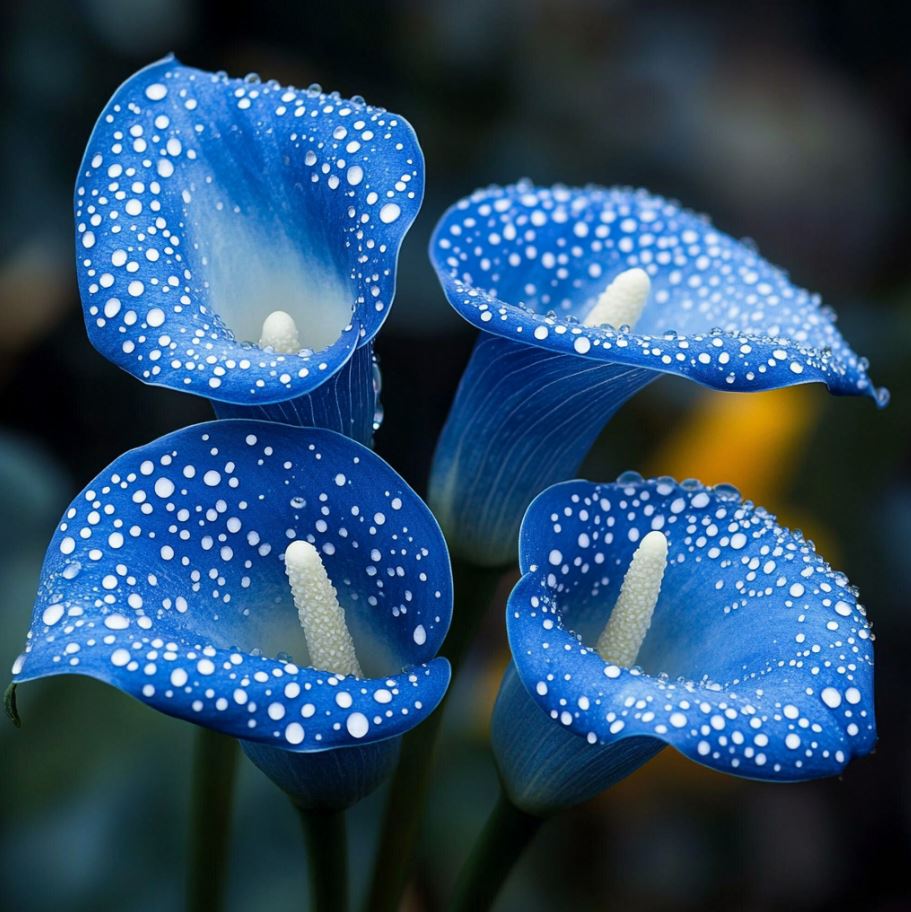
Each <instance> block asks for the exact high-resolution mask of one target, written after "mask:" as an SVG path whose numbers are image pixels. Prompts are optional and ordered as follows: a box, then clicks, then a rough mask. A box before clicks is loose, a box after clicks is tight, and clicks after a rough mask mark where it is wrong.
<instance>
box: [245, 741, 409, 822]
mask: <svg viewBox="0 0 911 912" xmlns="http://www.w3.org/2000/svg"><path fill="white" fill-rule="evenodd" d="M401 741H402V739H401V738H387V739H386V740H384V741H373V742H371V743H370V744H364V745H360V744H359V745H357V746H355V747H341V748H338V749H337V750H332V751H316V752H312V753H308V754H301V753H292V752H291V751H289V750H283V749H282V748H279V747H270V746H269V745H268V744H262V743H255V742H252V741H241V747H242V748H243V749H244V753H245V754H246V755H247V756H248V757H249V758H250V760H251V761H252V762H253V763H255V764H256V766H258V767H259V768H260V769H261V770H262V771H263V772H264V773H265V774H266V775H267V776H268V777H269V778H270V779H271V780H272V781H273V782H274V783H275V784H276V785H277V786H278V787H279V788H280V789H281V790H282V791H283V792H284V793H285V794H286V795H287V796H288V797H289V798H290V799H291V800H292V801H293V802H294V803H295V804H296V805H297V806H298V807H300V808H302V809H304V810H305V811H327V810H342V809H344V808H348V807H351V805H353V804H356V803H357V802H358V801H360V800H361V798H364V797H366V796H367V795H369V794H370V792H372V791H373V790H374V789H375V788H377V786H379V785H381V784H382V782H383V781H384V780H385V779H386V778H388V776H389V775H390V774H391V773H392V771H393V770H394V769H395V764H396V762H397V761H398V757H399V747H400V745H401Z"/></svg>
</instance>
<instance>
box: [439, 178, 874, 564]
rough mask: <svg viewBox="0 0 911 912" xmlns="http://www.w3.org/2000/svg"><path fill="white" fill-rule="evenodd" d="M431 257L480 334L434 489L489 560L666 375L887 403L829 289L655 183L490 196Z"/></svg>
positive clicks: (467, 206)
mask: <svg viewBox="0 0 911 912" xmlns="http://www.w3.org/2000/svg"><path fill="white" fill-rule="evenodd" d="M430 257H431V260H432V261H433V265H434V267H435V269H436V271H437V275H438V277H439V280H440V282H441V284H442V286H443V291H444V292H445V294H446V297H447V299H448V300H449V303H450V304H451V305H452V306H453V307H454V308H455V309H456V310H457V311H458V313H459V314H460V315H461V316H462V317H464V318H465V319H466V320H468V322H470V323H471V324H472V325H474V326H476V327H478V329H480V330H482V334H481V336H480V338H479V340H478V342H477V345H476V347H475V350H474V353H473V355H472V357H471V361H470V362H469V365H468V367H467V368H466V371H465V374H464V376H463V378H462V382H461V385H460V387H459V390H458V393H457V395H456V398H455V402H454V403H453V406H452V410H451V412H450V415H449V419H448V421H447V424H446V427H445V429H444V431H443V434H442V436H441V438H440V441H439V444H438V448H437V452H436V456H435V460H434V466H433V471H432V476H431V483H430V503H431V506H432V507H433V509H434V512H435V513H436V515H437V517H438V518H439V519H440V522H441V524H442V526H443V529H444V530H445V532H446V534H447V539H448V541H449V543H450V547H451V548H452V550H453V552H454V554H456V555H457V556H461V557H464V558H466V559H469V560H471V561H472V562H475V563H478V564H482V565H493V564H497V563H501V564H502V563H508V562H509V561H510V560H512V559H513V555H514V548H515V541H516V535H517V533H518V528H519V524H520V521H521V518H522V514H523V513H524V511H525V508H526V507H527V506H528V504H529V503H530V501H531V500H532V498H533V497H534V496H535V495H536V494H538V493H539V492H540V491H542V490H543V489H544V488H545V487H547V486H548V485H549V484H552V483H554V482H557V481H562V480H564V479H565V478H567V477H569V476H571V475H572V474H573V473H574V472H575V471H576V469H577V468H578V466H579V464H580V463H581V461H582V459H583V458H584V456H585V454H586V453H587V452H588V450H589V448H590V447H591V445H592V443H593V442H594V440H595V438H596V437H597V435H598V433H599V432H600V431H601V429H602V428H603V427H604V425H605V424H606V423H607V421H608V420H609V419H610V417H611V416H612V415H613V413H614V412H615V411H616V410H617V409H618V408H619V407H620V406H621V405H622V404H623V403H624V402H625V401H626V400H627V399H628V398H629V397H630V396H632V395H633V394H634V393H636V392H637V391H638V390H640V389H642V388H643V387H644V386H645V385H646V384H648V383H650V382H651V381H653V380H655V379H656V378H658V377H659V376H661V375H662V374H676V375H678V376H682V377H687V378H689V379H691V380H694V381H696V382H697V383H699V384H701V385H703V386H708V387H712V388H715V389H719V390H735V391H741V392H743V391H755V390H767V389H775V388H778V387H783V386H791V385H794V384H798V383H808V382H811V381H818V382H822V383H825V384H826V386H827V387H828V388H829V390H830V391H831V392H833V393H836V394H838V395H869V396H873V397H874V398H876V399H877V401H879V402H880V403H881V404H885V400H886V393H885V392H884V391H877V390H876V389H875V388H874V386H873V385H872V383H871V381H870V379H869V377H868V376H867V365H866V362H865V361H864V359H862V358H859V357H858V356H857V355H856V354H855V353H854V352H853V351H852V350H851V348H850V347H849V346H848V345H847V343H846V342H845V340H844V339H843V338H842V336H841V335H840V334H839V332H838V330H837V329H836V328H835V324H834V319H835V318H834V316H833V314H832V313H831V311H829V310H827V309H825V308H823V307H821V306H820V302H819V299H818V298H817V297H816V296H814V295H811V294H810V293H808V292H806V291H803V290H801V289H799V288H797V287H796V286H794V285H793V284H792V283H791V282H790V280H789V279H788V277H787V275H786V274H785V273H784V272H782V271H781V270H779V269H777V268H776V267H775V266H772V265H771V264H770V263H768V262H766V261H765V260H764V259H762V257H760V256H759V254H757V253H756V251H755V249H754V248H753V247H752V246H750V245H749V244H746V243H741V242H738V241H735V240H734V239H732V238H730V237H728V236H727V235H725V234H722V233H721V232H720V231H717V230H716V229H715V228H714V227H712V225H711V223H710V222H709V221H708V220H707V219H705V218H703V217H701V216H697V215H694V214H692V213H690V212H687V211H686V210H684V209H681V208H680V206H678V205H677V204H675V203H671V202H668V201H667V200H664V199H662V198H660V197H657V196H652V195H650V194H648V193H646V192H645V191H641V190H640V191H633V190H625V189H612V190H608V189H602V188H597V187H588V188H585V189H570V188H566V187H559V186H558V187H554V188H539V187H534V186H532V185H531V184H529V183H527V182H523V183H519V184H516V185H514V186H510V187H492V188H490V189H487V190H480V191H478V192H477V193H475V194H474V195H472V196H471V197H469V198H467V199H463V200H461V201H460V202H458V203H457V204H456V205H455V206H453V207H452V208H451V209H450V210H449V211H448V212H446V214H445V215H444V216H443V218H442V219H441V220H440V222H439V224H438V225H437V227H436V230H435V232H434V235H433V238H432V240H431V244H430Z"/></svg>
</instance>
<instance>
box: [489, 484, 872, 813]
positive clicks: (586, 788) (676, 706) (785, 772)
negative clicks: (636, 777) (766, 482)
mask: <svg viewBox="0 0 911 912" xmlns="http://www.w3.org/2000/svg"><path fill="white" fill-rule="evenodd" d="M520 562H521V569H522V574H523V575H522V578H521V579H520V580H519V582H518V583H517V585H516V587H515V589H514V590H513V592H512V594H511V595H510V598H509V604H508V607H507V617H506V623H507V628H508V634H509V643H510V648H511V650H512V657H513V663H512V665H511V667H510V669H509V671H508V672H507V674H506V676H505V678H504V682H503V686H502V688H501V691H500V695H499V697H498V700H497V704H496V708H495V710H494V719H493V743H494V749H495V753H496V756H497V762H498V765H499V768H500V773H501V776H502V778H503V781H504V784H505V787H506V790H507V793H508V794H509V796H510V798H511V800H512V801H513V802H514V803H515V804H516V805H517V806H518V807H520V808H522V809H524V810H526V811H529V812H531V813H534V814H541V815H545V814H548V813H550V812H552V811H554V810H557V809H559V808H561V807H566V806H568V805H572V804H575V803H577V802H580V801H583V800H585V799H586V798H589V797H591V796H592V795H594V794H596V793H597V792H600V791H601V790H602V789H604V788H607V787H608V786H610V785H611V784H613V783H614V782H616V781H617V780H618V779H620V778H623V777H624V776H626V775H628V774H629V773H630V772H632V771H633V770H635V769H636V768H637V767H638V766H640V765H641V764H642V763H644V762H645V761H646V760H648V759H649V758H650V757H652V756H653V755H654V754H655V753H657V752H658V751H659V750H660V749H661V748H663V747H664V746H665V745H670V746H672V747H674V748H675V749H676V750H678V751H680V753H682V754H684V755H685V756H687V757H689V758H690V759H692V760H695V761H696V762H698V763H701V764H704V765H706V766H709V767H711V768H713V769H715V770H718V771H721V772H725V773H731V774H734V775H737V776H744V777H748V778H752V779H765V780H770V781H794V780H803V779H813V778H817V777H821V776H832V775H836V774H838V773H840V772H841V771H842V770H843V769H844V768H845V766H846V765H847V764H848V762H849V761H850V760H851V759H852V758H853V757H858V756H862V755H864V754H866V753H868V752H869V751H870V750H871V749H872V747H873V744H874V742H875V740H876V723H875V719H874V709H873V645H872V635H871V632H870V626H869V623H868V621H867V618H866V615H865V612H864V609H863V608H862V606H861V605H860V604H859V603H858V601H857V592H856V590H855V589H854V588H853V587H852V586H851V585H850V584H849V583H848V580H847V579H846V578H845V576H844V575H843V574H842V573H839V572H836V571H834V570H832V569H831V567H829V565H828V564H826V562H825V561H824V560H823V559H822V558H821V557H820V556H819V555H818V554H817V553H816V551H815V549H814V547H813V545H812V543H811V542H808V541H806V540H805V539H804V538H803V537H802V536H801V534H800V533H799V532H790V531H788V530H787V529H783V528H782V527H781V526H779V525H778V524H777V523H776V522H775V519H774V517H772V516H770V515H769V514H768V513H766V512H765V511H764V510H763V509H762V508H760V507H755V506H753V505H752V504H751V503H749V502H745V501H743V500H742V499H741V498H740V496H739V495H738V494H737V492H736V490H734V489H733V488H730V487H725V486H718V487H714V488H709V487H704V486H703V485H701V484H699V483H698V482H693V481H687V482H683V483H680V484H678V483H677V482H675V481H673V480H672V479H668V478H658V479H650V480H644V479H642V478H641V477H640V476H638V475H635V474H633V473H629V474H628V475H625V476H622V477H621V478H620V479H619V480H618V481H617V483H615V484H593V483H591V482H587V481H570V482H564V483H562V484H558V485H555V486H553V487H551V488H549V489H548V490H547V491H545V492H544V493H543V494H541V495H540V496H539V497H538V498H536V499H535V501H534V502H533V503H532V505H531V506H530V507H529V510H528V513H527V514H526V516H525V519H524V521H523V523H522V530H521V538H520Z"/></svg>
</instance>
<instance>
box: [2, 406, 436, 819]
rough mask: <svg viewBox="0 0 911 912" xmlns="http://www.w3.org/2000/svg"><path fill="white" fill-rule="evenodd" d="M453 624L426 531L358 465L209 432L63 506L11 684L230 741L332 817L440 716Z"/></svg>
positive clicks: (355, 454)
mask: <svg viewBox="0 0 911 912" xmlns="http://www.w3.org/2000/svg"><path fill="white" fill-rule="evenodd" d="M451 612H452V576H451V571H450V566H449V558H448V554H447V551H446V545H445V542H444V540H443V537H442V534H441V532H440V530H439V527H438V525H437V523H436V521H435V520H434V518H433V516H432V515H431V513H430V511H429V510H428V509H427V507H426V506H425V505H424V504H423V503H422V502H421V500H420V499H419V498H418V497H417V495H416V494H415V493H414V492H413V491H412V490H411V489H410V488H409V487H408V486H407V485H406V484H405V482H404V481H403V480H402V479H401V478H400V477H399V476H398V475H397V474H396V473H395V472H394V471H393V470H392V469H391V468H390V467H389V466H388V465H387V464H386V463H385V462H383V461H382V460H381V459H380V458H379V457H378V456H376V455H375V454H374V453H373V452H372V451H370V450H368V449H366V448H365V447H363V446H361V445H360V444H358V443H355V442H354V441H352V440H349V439H348V438H345V437H343V436H341V435H339V434H337V433H335V432H332V431H327V430H322V429H310V428H297V427H290V426H285V425H281V424H278V423H270V422H260V421H238V420H224V421H215V422H209V423H206V424H201V425H197V426H195V427H190V428H186V429H184V430H180V431H177V432H175V433H173V434H169V435H167V436H165V437H162V438H160V439H158V440H156V441H154V442H152V443H150V444H147V445H146V446H143V447H140V448H138V449H135V450H132V451H130V452H128V453H126V454H124V455H123V456H121V457H119V458H118V459H116V460H115V461H114V462H113V463H112V464H111V465H110V466H108V468H106V469H105V470H104V471H103V472H102V473H101V474H100V475H99V476H98V477H97V478H95V479H94V480H93V481H92V482H91V483H90V484H89V485H88V487H87V488H86V489H85V490H84V491H83V492H82V493H81V494H80V495H79V496H78V497H76V499H75V500H74V501H73V502H72V504H71V505H70V507H69V509H68V510H67V511H66V514H65V515H64V517H63V519H62V520H61V522H60V524H59V526H58V527H57V530H56V532H55V533H54V537H53V539H52V541H51V543H50V546H49V548H48V552H47V556H46V559H45V563H44V568H43V570H42V575H41V582H40V587H39V591H38V596H37V600H36V603H35V611H34V616H33V618H32V624H31V629H30V630H29V633H28V642H27V646H26V650H25V652H24V653H23V654H22V655H21V656H20V657H19V659H17V661H16V663H15V665H14V668H13V676H14V677H13V680H14V682H15V683H17V684H19V683H22V682H24V681H31V680H33V679H35V678H43V677H48V676H51V675H60V674H83V675H88V676H90V677H94V678H97V679H98V680H101V681H104V682H106V683H108V684H110V685H112V686H113V687H117V688H118V689H120V690H122V691H124V692H125V693H127V694H129V695H130V696H133V697H135V698H137V699H138V700H141V701H142V702H143V703H146V704H148V705H149V706H151V707H153V708H154V709H157V710H159V711H161V712H164V713H167V714H169V715H172V716H177V717H178V718H181V719H184V720H187V721H189V722H193V723H195V724H197V725H202V726H206V727H208V728H211V729H215V730H216V731H219V732H223V733H225V734H228V735H232V736H234V737H236V738H239V739H241V742H242V745H243V746H244V748H245V750H246V752H247V753H248V755H249V756H250V757H251V758H252V759H253V760H254V762H256V763H257V764H258V765H259V766H260V767H261V768H262V769H264V771H265V772H267V774H269V775H270V776H271V777H272V778H273V779H274V780H275V781H276V782H278V783H279V784H280V785H281V786H282V787H283V788H284V789H285V790H286V791H287V792H288V793H289V794H290V795H291V796H292V797H293V798H294V799H295V801H297V803H298V804H300V805H301V806H302V807H306V808H312V807H327V806H331V807H343V806H346V805H348V804H350V803H352V802H353V801H355V800H357V799H358V798H359V797H361V796H362V795H363V794H365V793H366V792H368V791H369V790H370V789H372V788H373V787H374V786H375V785H376V784H377V783H378V782H379V781H380V780H381V779H382V778H383V776H384V775H385V774H386V773H387V772H388V771H389V769H390V768H391V766H392V764H393V763H394V760H395V757H396V752H397V745H398V741H399V740H400V736H401V735H402V734H404V733H405V732H407V731H409V730H410V729H412V728H413V727H414V726H416V725H418V724H419V723H420V722H422V721H423V720H424V719H425V718H427V716H428V715H429V714H430V713H432V712H433V710H434V708H435V707H436V706H437V705H438V704H439V702H440V700H441V699H442V698H443V695H444V693H445V691H446V688H447V686H448V682H449V676H450V670H449V663H448V662H447V661H446V659H444V658H440V657H437V651H438V650H439V647H440V644H441V643H442V641H443V638H444V637H445V635H446V631H447V629H448V626H449V622H450V618H451ZM301 627H303V630H302V629H301ZM339 644H343V646H342V647H340V646H339ZM344 644H347V645H344ZM340 648H343V649H345V650H347V652H344V655H343V654H342V652H340V651H339V649H340ZM345 656H347V657H348V660H346V661H347V664H346V661H343V659H344V657H345ZM314 666H315V667H314Z"/></svg>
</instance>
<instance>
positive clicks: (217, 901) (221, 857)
mask: <svg viewBox="0 0 911 912" xmlns="http://www.w3.org/2000/svg"><path fill="white" fill-rule="evenodd" d="M237 753H238V751H237V741H235V740H234V738H231V737H228V736H227V735H223V734H221V733H219V732H216V731H213V730H212V729H210V728H197V730H196V740H195V744H194V751H193V780H192V789H191V799H190V846H189V853H188V861H189V868H188V872H187V874H188V877H187V910H188V912H217V910H219V909H221V908H222V906H223V904H224V893H225V882H226V880H227V877H226V874H227V860H228V850H229V845H230V833H231V826H230V824H231V809H232V806H233V794H234V780H235V778H236V772H237Z"/></svg>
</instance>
